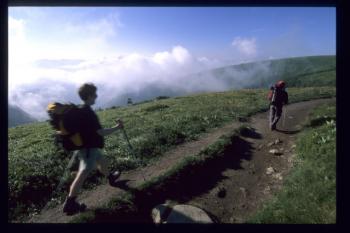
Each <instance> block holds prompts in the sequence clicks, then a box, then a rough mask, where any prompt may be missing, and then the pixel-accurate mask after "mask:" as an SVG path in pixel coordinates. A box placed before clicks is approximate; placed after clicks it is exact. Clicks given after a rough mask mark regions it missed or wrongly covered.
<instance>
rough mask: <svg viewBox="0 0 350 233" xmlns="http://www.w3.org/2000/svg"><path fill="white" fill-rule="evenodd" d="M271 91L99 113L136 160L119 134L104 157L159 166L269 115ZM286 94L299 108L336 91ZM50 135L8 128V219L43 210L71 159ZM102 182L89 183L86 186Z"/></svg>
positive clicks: (114, 164) (40, 128)
mask: <svg viewBox="0 0 350 233" xmlns="http://www.w3.org/2000/svg"><path fill="white" fill-rule="evenodd" d="M267 91H268V90H267V89H247V90H240V91H227V92H218V93H206V94H196V95H189V96H184V97H177V98H167V99H160V100H157V101H156V104H155V103H154V102H147V103H143V104H139V105H132V106H128V107H118V108H111V109H108V110H104V111H98V112H97V115H98V117H99V119H100V121H101V124H102V126H103V127H112V126H114V125H115V120H116V119H118V118H120V119H123V121H124V126H125V129H126V132H127V135H128V137H129V140H130V143H131V144H132V146H133V148H134V152H135V154H133V153H131V152H130V151H129V150H128V146H127V142H126V140H125V138H124V137H123V134H122V133H121V132H120V133H115V134H113V135H110V136H108V137H106V138H105V148H104V149H103V152H104V154H105V155H106V157H107V158H108V160H109V161H110V164H111V168H114V169H117V168H118V169H122V170H128V169H134V168H137V167H138V166H142V165H143V164H147V163H150V162H152V161H154V160H156V159H157V158H159V157H160V156H161V155H162V154H163V153H164V152H166V151H167V150H169V149H170V148H172V147H173V146H176V145H178V144H180V143H183V142H186V141H190V140H193V139H196V138H197V137H198V136H199V135H200V134H201V133H203V132H206V131H207V130H208V129H210V128H214V127H219V126H221V125H223V124H225V123H228V122H232V121H235V120H236V121H238V120H242V119H245V118H247V117H249V116H250V115H252V114H254V113H256V112H260V111H263V110H267V109H268V101H267V98H266V95H267ZM288 92H289V95H290V100H291V102H298V101H302V100H307V99H313V98H320V97H321V98H326V97H334V96H335V87H319V88H314V87H310V88H290V89H289V90H288ZM154 106H156V107H154ZM165 106H167V107H165ZM145 109H148V110H146V111H145ZM150 109H151V111H150ZM52 134H53V130H52V129H51V127H50V126H49V124H48V123H47V122H42V123H34V124H28V125H24V126H18V127H14V128H9V134H8V148H9V149H8V167H9V173H8V177H9V207H10V208H9V219H14V218H15V217H16V216H17V213H18V211H17V212H15V210H16V209H21V208H23V207H26V208H28V209H29V207H30V206H31V205H34V206H38V207H40V206H42V205H43V203H45V202H46V201H47V200H48V199H49V193H50V192H51V191H52V190H54V189H55V188H56V187H57V185H58V183H59V180H60V178H61V176H62V174H63V173H64V170H65V168H66V166H67V164H68V161H69V159H70V158H69V156H67V155H65V154H64V153H63V152H62V151H59V150H57V148H56V147H55V145H54V144H53V137H52ZM44 177H45V178H44ZM67 182H68V181H67ZM100 182H101V181H100V179H93V178H91V179H89V180H88V182H87V184H86V186H87V187H90V186H91V187H92V186H94V185H96V184H99V183H100ZM67 185H68V183H67ZM66 187H68V186H66ZM31 189H33V191H35V193H36V194H38V195H40V197H41V199H40V200H41V201H40V200H36V199H35V198H34V197H33V195H29V194H28V193H30V190H31ZM39 202H40V203H39ZM24 212H25V211H24Z"/></svg>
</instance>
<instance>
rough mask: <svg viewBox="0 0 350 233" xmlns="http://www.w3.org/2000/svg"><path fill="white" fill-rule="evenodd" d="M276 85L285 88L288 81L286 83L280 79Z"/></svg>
mask: <svg viewBox="0 0 350 233" xmlns="http://www.w3.org/2000/svg"><path fill="white" fill-rule="evenodd" d="M276 87H278V88H281V89H283V88H285V87H286V83H285V82H284V81H283V80H281V81H278V82H277V83H276Z"/></svg>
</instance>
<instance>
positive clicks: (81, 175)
mask: <svg viewBox="0 0 350 233" xmlns="http://www.w3.org/2000/svg"><path fill="white" fill-rule="evenodd" d="M88 175H89V171H88V170H86V169H82V170H79V171H78V174H77V176H76V177H75V179H74V181H73V183H72V184H71V186H70V190H69V194H68V196H69V197H75V196H77V195H78V193H79V191H80V189H81V187H82V185H83V183H84V181H85V180H86V178H87V177H88Z"/></svg>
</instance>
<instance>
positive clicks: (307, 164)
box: [72, 104, 336, 224]
mask: <svg viewBox="0 0 350 233" xmlns="http://www.w3.org/2000/svg"><path fill="white" fill-rule="evenodd" d="M335 120H336V116H335V105H334V104H332V105H323V106H320V107H318V108H316V109H315V110H314V111H313V113H312V114H311V116H310V119H309V122H308V123H307V124H306V130H305V131H304V132H303V134H302V135H301V136H300V137H299V138H298V142H297V151H298V157H297V158H296V159H295V161H294V168H293V170H292V172H291V174H290V176H288V177H287V179H286V182H285V185H284V189H283V190H282V191H281V192H280V193H278V195H277V196H276V197H275V198H274V199H273V200H272V201H269V202H268V203H266V204H265V206H264V208H263V209H262V210H260V211H259V212H258V213H257V214H255V215H254V216H253V217H251V218H250V219H249V220H248V221H247V223H289V224H290V223H306V224H310V223H335V221H336V193H335V192H336V169H335V168H336V167H335V161H336V159H335V145H336V143H335V139H336V138H335V131H336V128H335V124H336V122H335ZM245 129H246V128H245V126H242V127H241V128H240V129H237V130H236V131H235V132H233V133H232V135H227V136H223V137H221V138H220V139H219V140H218V141H216V142H215V143H213V144H212V145H208V147H207V148H205V149H203V150H202V151H201V152H200V153H199V154H197V155H192V156H189V157H187V158H186V159H184V160H182V161H181V162H180V163H178V164H176V165H174V167H173V168H172V169H171V170H169V171H168V172H166V173H165V174H163V175H161V176H159V177H156V178H154V179H152V180H150V181H148V182H146V183H144V184H142V185H141V186H139V187H138V188H137V189H136V190H133V191H128V192H127V193H126V194H124V195H121V196H118V197H115V198H114V199H113V200H111V201H110V202H109V203H108V204H107V205H105V206H104V207H101V208H98V209H96V210H94V211H88V212H86V213H83V214H81V215H80V216H78V217H77V218H74V219H73V220H72V222H73V223H99V222H117V221H120V222H121V223H122V222H124V223H126V222H143V221H149V222H150V221H151V220H150V219H147V218H148V217H149V212H150V210H151V209H152V208H153V207H154V205H155V204H157V203H159V202H154V199H157V200H158V201H159V199H163V202H164V201H165V200H166V199H168V198H169V196H167V195H169V190H171V189H175V190H177V189H178V188H177V186H176V185H177V184H178V183H179V182H181V181H183V180H184V179H188V177H193V176H194V174H193V173H196V174H197V173H201V172H202V173H203V171H206V170H207V169H210V168H209V167H210V166H212V164H215V161H218V160H220V158H222V157H223V156H224V154H225V152H224V151H225V150H226V149H227V148H229V147H230V146H232V145H233V144H234V142H235V140H237V135H238V134H241V133H242V132H243V130H245ZM175 190H173V191H171V192H170V193H172V194H173V192H174V193H175V192H176V191H175Z"/></svg>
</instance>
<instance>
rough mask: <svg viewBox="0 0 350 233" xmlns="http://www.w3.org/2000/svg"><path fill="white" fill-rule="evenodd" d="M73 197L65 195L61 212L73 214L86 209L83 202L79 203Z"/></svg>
mask: <svg viewBox="0 0 350 233" xmlns="http://www.w3.org/2000/svg"><path fill="white" fill-rule="evenodd" d="M75 199H76V197H67V199H66V201H65V202H64V206H63V212H64V213H66V214H67V215H73V214H75V213H78V212H82V211H84V210H85V209H86V205H85V204H83V203H79V202H77V201H76V200H75Z"/></svg>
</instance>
